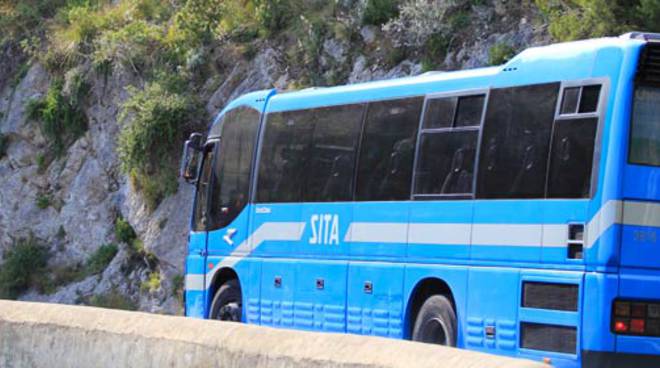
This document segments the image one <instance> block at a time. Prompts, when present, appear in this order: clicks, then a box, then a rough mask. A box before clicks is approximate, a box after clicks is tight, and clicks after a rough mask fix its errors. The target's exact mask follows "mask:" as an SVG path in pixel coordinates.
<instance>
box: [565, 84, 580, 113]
mask: <svg viewBox="0 0 660 368" xmlns="http://www.w3.org/2000/svg"><path fill="white" fill-rule="evenodd" d="M579 99H580V87H571V88H565V89H564V96H563V98H562V102H561V113H562V114H575V113H576V112H577V105H578V100H579Z"/></svg>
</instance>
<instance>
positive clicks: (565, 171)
mask: <svg viewBox="0 0 660 368" xmlns="http://www.w3.org/2000/svg"><path fill="white" fill-rule="evenodd" d="M597 126H598V119H597V118H588V119H572V120H558V121H557V122H555V130H554V136H553V137H552V151H551V152H552V153H551V155H550V170H549V176H548V197H549V198H585V197H589V192H590V185H589V184H590V182H591V167H592V163H593V156H594V143H595V139H596V127H597Z"/></svg>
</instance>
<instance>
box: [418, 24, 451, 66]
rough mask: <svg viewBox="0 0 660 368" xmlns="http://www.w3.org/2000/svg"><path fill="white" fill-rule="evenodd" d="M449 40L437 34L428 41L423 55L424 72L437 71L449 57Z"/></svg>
mask: <svg viewBox="0 0 660 368" xmlns="http://www.w3.org/2000/svg"><path fill="white" fill-rule="evenodd" d="M448 47H449V40H448V39H447V38H446V37H445V35H444V34H442V33H435V34H433V35H431V36H429V37H428V38H427V39H426V42H425V44H424V52H423V55H422V70H423V71H429V70H434V69H437V67H438V66H439V65H440V64H441V63H442V62H443V59H444V57H445V56H446V55H447V48H448Z"/></svg>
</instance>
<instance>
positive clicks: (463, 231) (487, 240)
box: [186, 200, 660, 290]
mask: <svg viewBox="0 0 660 368" xmlns="http://www.w3.org/2000/svg"><path fill="white" fill-rule="evenodd" d="M616 224H622V225H633V226H651V227H660V204H658V203H652V202H630V201H626V202H624V201H618V200H612V201H608V202H607V203H605V205H603V207H601V208H600V210H598V212H597V213H596V214H595V215H594V216H593V218H592V219H591V221H589V223H587V224H586V229H585V234H584V236H585V239H584V246H585V248H590V247H592V246H593V245H594V244H595V243H596V241H598V239H599V238H600V237H601V236H602V235H603V234H604V233H605V232H606V231H607V230H608V229H609V228H611V227H612V226H613V225H616ZM304 230H305V223H304V222H266V223H263V224H262V225H261V226H260V227H259V228H258V229H257V230H256V231H255V232H254V233H253V234H252V235H250V236H249V237H248V238H247V239H245V240H244V241H243V242H241V244H239V246H238V247H236V249H234V251H233V252H232V253H231V254H230V255H229V256H227V257H225V258H223V259H222V261H221V262H220V263H219V264H217V265H216V266H215V267H214V268H213V270H211V271H209V272H208V273H207V274H206V282H204V275H186V289H187V290H204V287H206V288H208V287H209V286H210V283H211V280H213V275H214V274H215V273H216V272H217V271H218V270H219V269H221V268H223V267H232V266H234V265H235V264H236V263H237V262H239V261H240V260H241V259H242V258H243V257H244V256H245V255H246V254H248V253H250V251H251V250H254V249H256V248H258V247H259V246H260V245H261V244H262V243H263V242H265V241H294V242H295V241H300V239H301V238H302V235H303V232H304ZM539 234H541V237H540V238H539ZM567 241H568V225H567V224H464V223H455V224H453V223H442V224H441V223H383V222H380V223H378V222H353V223H351V224H350V225H349V227H348V231H347V232H346V236H345V237H344V242H352V243H383V244H389V243H398V244H405V243H409V244H437V245H464V246H469V245H470V244H472V245H475V246H537V247H566V246H567ZM250 244H252V246H250ZM251 247H252V249H250V248H251Z"/></svg>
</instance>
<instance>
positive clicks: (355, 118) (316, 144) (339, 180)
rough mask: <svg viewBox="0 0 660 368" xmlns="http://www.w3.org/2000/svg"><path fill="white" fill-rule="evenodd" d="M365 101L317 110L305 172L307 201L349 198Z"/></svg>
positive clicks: (351, 192) (315, 111)
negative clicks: (308, 160)
mask: <svg viewBox="0 0 660 368" xmlns="http://www.w3.org/2000/svg"><path fill="white" fill-rule="evenodd" d="M363 112H364V105H347V106H338V107H329V108H323V109H317V110H314V132H313V134H312V145H311V150H310V165H309V170H306V171H305V172H304V175H305V178H306V185H305V186H304V189H303V191H304V197H305V201H308V202H328V201H350V200H352V196H353V176H354V169H355V154H356V151H357V142H358V137H359V135H360V127H361V123H362V117H363Z"/></svg>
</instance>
